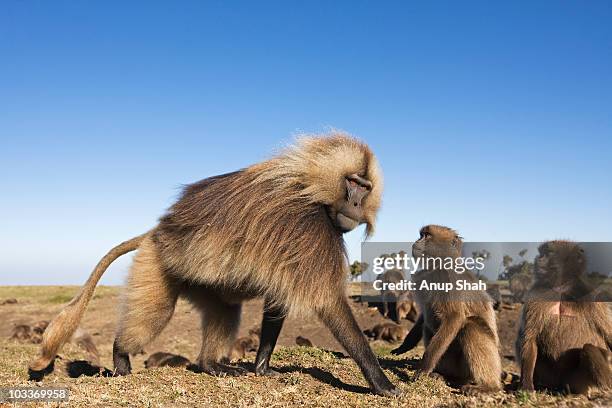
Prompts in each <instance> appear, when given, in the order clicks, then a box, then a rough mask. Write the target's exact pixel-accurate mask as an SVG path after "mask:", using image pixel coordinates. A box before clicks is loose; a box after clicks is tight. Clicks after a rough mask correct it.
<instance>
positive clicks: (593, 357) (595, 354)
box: [568, 344, 612, 394]
mask: <svg viewBox="0 0 612 408" xmlns="http://www.w3.org/2000/svg"><path fill="white" fill-rule="evenodd" d="M611 362H612V352H610V350H606V349H603V348H601V347H597V346H594V345H592V344H585V345H584V347H583V348H582V350H580V363H579V366H578V368H577V369H576V370H574V371H573V372H572V373H571V374H570V375H569V381H568V383H569V384H568V385H569V388H570V390H571V391H572V392H573V393H576V394H588V392H589V390H590V388H591V387H595V388H600V389H603V390H609V389H610V388H612V370H611V369H610V365H611Z"/></svg>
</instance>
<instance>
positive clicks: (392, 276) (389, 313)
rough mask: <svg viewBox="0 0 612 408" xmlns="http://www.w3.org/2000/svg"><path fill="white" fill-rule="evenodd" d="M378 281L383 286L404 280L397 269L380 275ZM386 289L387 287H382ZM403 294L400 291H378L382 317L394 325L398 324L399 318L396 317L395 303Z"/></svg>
mask: <svg viewBox="0 0 612 408" xmlns="http://www.w3.org/2000/svg"><path fill="white" fill-rule="evenodd" d="M380 280H381V281H382V282H383V284H388V283H399V282H401V281H402V280H404V275H402V273H401V272H400V271H399V270H397V269H390V270H388V271H386V272H385V273H383V274H382V276H381V278H380ZM383 287H384V288H386V287H387V286H386V285H385V286H383ZM402 293H404V292H403V291H400V290H388V289H383V290H381V291H380V295H381V297H382V306H383V316H385V317H386V318H389V319H391V320H393V321H395V322H396V323H399V322H400V318H399V317H398V316H397V302H398V299H399V297H400V296H401V295H402Z"/></svg>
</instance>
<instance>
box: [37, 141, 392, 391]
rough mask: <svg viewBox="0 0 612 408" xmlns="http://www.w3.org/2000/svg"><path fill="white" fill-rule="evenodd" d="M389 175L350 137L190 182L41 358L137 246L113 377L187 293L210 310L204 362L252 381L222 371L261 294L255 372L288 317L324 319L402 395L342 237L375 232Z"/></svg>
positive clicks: (56, 330)
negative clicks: (357, 312) (372, 344)
mask: <svg viewBox="0 0 612 408" xmlns="http://www.w3.org/2000/svg"><path fill="white" fill-rule="evenodd" d="M381 193H382V175H381V172H380V170H379V167H378V165H377V161H376V158H375V156H374V154H373V153H372V152H371V150H370V149H369V148H368V146H367V145H365V144H363V143H361V142H359V141H357V140H355V139H353V138H351V137H350V136H348V135H345V134H340V133H334V134H332V135H327V136H326V137H319V138H316V137H314V138H313V137H311V138H303V139H301V140H300V141H299V142H298V143H297V144H296V145H295V146H294V147H291V148H288V149H287V150H285V151H284V152H282V153H280V154H279V155H278V156H276V157H274V158H272V159H270V160H267V161H264V162H261V163H259V164H255V165H252V166H250V167H247V168H245V169H243V170H239V171H236V172H234V173H229V174H224V175H220V176H216V177H211V178H208V179H205V180H202V181H199V182H197V183H195V184H191V185H189V186H187V187H186V188H185V190H184V192H183V195H182V197H181V198H180V199H179V200H178V202H176V203H175V204H174V205H173V206H172V207H171V208H170V210H169V211H168V213H167V214H166V215H164V216H163V217H162V218H161V219H160V221H159V224H158V225H157V226H156V227H155V228H153V229H152V230H151V231H149V232H147V233H145V234H143V235H141V236H139V237H136V238H133V239H131V240H129V241H126V242H124V243H122V244H120V245H119V246H117V247H115V248H113V249H112V250H111V251H110V252H109V253H108V254H107V255H106V256H104V257H103V258H102V260H101V261H100V263H99V264H98V265H97V266H96V268H95V269H94V271H93V273H92V275H91V276H90V277H89V280H88V281H87V283H86V284H85V286H84V287H83V289H82V291H81V293H80V294H78V295H77V297H76V298H74V299H73V300H72V301H71V302H70V303H69V305H68V306H67V307H66V308H65V309H64V310H63V311H62V312H61V313H60V315H59V316H57V317H56V318H55V319H54V321H53V322H52V323H51V325H50V326H49V328H48V329H47V331H46V332H45V337H44V339H43V345H42V353H41V356H40V358H38V359H37V360H36V361H34V362H33V363H32V364H31V365H30V368H31V370H32V371H34V372H36V371H38V370H43V369H45V368H47V367H48V366H49V365H50V364H51V362H52V361H53V359H54V357H55V355H56V352H57V350H58V348H59V347H60V346H61V345H62V344H63V343H64V342H65V341H66V340H67V339H68V338H69V337H70V334H71V333H72V332H73V331H74V330H75V329H76V327H77V325H78V323H79V320H80V319H81V316H82V314H83V311H84V310H85V307H86V305H87V303H88V302H89V300H90V298H91V296H92V294H93V292H94V288H95V285H96V283H97V282H98V280H99V279H100V277H101V275H102V273H103V272H104V270H105V269H106V268H107V267H108V265H109V264H110V263H111V262H112V261H114V260H115V259H116V258H117V257H119V256H120V255H123V254H125V253H127V252H130V251H133V250H136V249H138V253H137V254H136V256H135V258H134V262H133V265H132V267H131V270H130V273H129V277H128V281H127V289H126V290H125V302H124V306H123V312H122V316H121V319H120V323H119V328H118V332H117V337H116V340H115V344H114V355H113V359H114V363H115V372H116V373H117V374H119V375H121V374H128V373H129V372H130V362H129V354H130V353H134V352H136V351H138V350H140V349H141V348H142V347H143V346H144V345H145V344H147V343H149V342H150V341H151V340H152V339H153V338H154V337H156V336H157V334H158V333H159V332H160V331H161V330H162V329H163V328H164V327H165V326H166V324H167V322H168V320H169V319H170V317H171V316H172V313H173V311H174V306H175V303H176V300H177V297H178V296H179V295H181V296H184V297H186V298H187V299H189V300H190V301H191V302H192V303H193V304H194V305H195V306H196V307H198V308H199V309H200V310H201V311H202V338H203V341H202V349H201V352H200V355H199V357H198V364H199V365H200V366H201V369H202V370H203V371H204V372H207V373H210V374H221V373H226V374H233V375H237V374H243V373H244V369H241V368H239V367H232V366H229V365H225V364H222V363H221V362H220V359H221V358H223V357H224V356H226V355H227V351H228V348H229V346H230V345H231V344H232V342H233V340H234V339H235V336H236V330H237V328H238V325H239V321H240V310H241V302H242V301H243V300H245V299H250V298H253V297H263V298H264V299H265V303H266V307H265V311H264V317H263V322H262V333H261V339H260V346H259V351H258V353H257V357H256V363H255V370H256V373H258V374H266V373H270V372H271V371H270V368H269V360H270V355H271V353H272V350H273V348H274V345H275V343H276V340H277V337H278V334H279V331H280V329H281V327H282V324H283V319H284V316H285V315H286V313H287V312H289V311H291V312H292V313H299V312H304V311H314V312H315V313H316V314H317V315H318V316H319V318H320V319H321V320H322V321H323V322H324V323H325V324H326V325H327V327H328V328H329V329H330V330H331V332H332V333H333V335H334V336H335V337H336V338H337V339H338V341H339V342H340V344H341V345H342V346H343V347H344V348H345V349H346V350H347V352H348V353H349V354H350V355H351V356H352V357H353V358H354V360H355V361H356V362H357V364H358V365H359V367H360V368H361V370H362V372H363V374H364V376H365V378H366V379H367V381H368V382H369V384H370V385H371V387H372V390H373V391H374V392H376V393H379V394H384V395H391V394H396V393H397V389H396V388H395V387H394V386H393V384H391V382H389V380H388V379H387V377H386V376H385V374H384V373H383V371H382V370H381V368H380V365H379V363H378V360H377V359H376V357H375V356H374V354H373V353H372V350H371V349H370V348H369V346H368V343H367V341H366V339H365V338H364V337H363V335H362V334H361V331H360V329H359V326H358V325H357V322H356V321H355V318H354V316H353V314H352V312H351V309H350V306H349V304H348V301H347V299H346V297H345V281H346V276H347V273H348V272H347V271H348V265H347V260H346V253H345V247H344V240H343V238H342V234H343V233H345V232H347V231H351V230H353V229H354V228H356V227H357V226H358V225H359V224H362V223H363V224H366V235H370V234H371V233H372V232H373V229H374V223H375V217H376V213H377V211H378V207H379V205H380V200H381Z"/></svg>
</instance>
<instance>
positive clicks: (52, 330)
mask: <svg viewBox="0 0 612 408" xmlns="http://www.w3.org/2000/svg"><path fill="white" fill-rule="evenodd" d="M145 235H146V234H145ZM145 235H141V236H138V237H136V238H132V239H130V240H128V241H125V242H122V243H121V244H119V245H117V246H116V247H114V248H113V249H111V250H110V251H109V252H108V253H107V254H106V255H105V256H104V257H103V258H102V259H101V260H100V262H98V264H97V265H96V267H95V268H94V270H93V272H92V273H91V275H90V276H89V279H87V282H85V285H83V288H82V289H81V292H79V294H78V295H77V296H76V297H75V298H74V299H72V300H71V301H70V303H68V305H66V307H64V309H63V310H62V311H61V312H60V314H59V315H57V316H56V317H55V318H54V319H53V320H52V321H51V323H50V324H49V327H47V329H46V330H45V333H44V335H43V339H42V347H41V351H40V357H39V358H37V359H36V360H35V361H33V362H32V363H31V364H30V370H31V371H43V370H45V369H47V368H48V367H49V366H50V365H51V364H52V363H53V360H54V359H55V356H56V354H57V351H58V350H59V348H60V347H61V346H62V345H64V343H66V342H67V341H68V340H69V339H70V338H71V337H72V335H73V334H74V332H75V331H76V329H77V327H78V325H79V322H80V321H81V318H82V317H83V313H84V312H85V308H86V307H87V304H88V303H89V301H90V300H91V297H92V296H93V294H94V290H95V288H96V285H97V284H98V281H99V280H100V278H101V277H102V275H103V274H104V272H105V271H106V269H107V268H108V266H109V265H110V264H111V263H112V262H113V261H114V260H115V259H117V258H119V257H120V256H121V255H123V254H126V253H128V252H130V251H133V250H135V249H136V248H138V245H139V244H140V242H141V241H142V240H143V238H144V236H145Z"/></svg>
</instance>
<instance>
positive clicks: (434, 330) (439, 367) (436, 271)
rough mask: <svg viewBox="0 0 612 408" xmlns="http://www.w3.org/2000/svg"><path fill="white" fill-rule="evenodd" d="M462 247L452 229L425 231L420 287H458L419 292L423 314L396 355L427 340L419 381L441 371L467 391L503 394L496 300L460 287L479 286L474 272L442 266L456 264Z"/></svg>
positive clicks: (418, 252)
mask: <svg viewBox="0 0 612 408" xmlns="http://www.w3.org/2000/svg"><path fill="white" fill-rule="evenodd" d="M462 245H463V241H462V240H461V238H460V237H459V236H458V235H457V233H456V232H455V231H454V230H452V229H450V228H448V227H442V226H438V225H428V226H426V227H423V228H422V229H421V231H420V238H419V240H418V241H417V242H415V243H414V245H413V247H412V255H413V257H415V258H419V257H423V258H424V260H425V261H426V262H425V265H426V267H428V268H426V269H423V270H420V271H418V272H417V273H416V274H415V275H414V277H413V281H414V282H415V285H416V288H417V289H418V288H421V285H422V283H423V282H426V283H427V284H428V285H431V284H434V283H435V284H446V283H450V284H451V286H452V289H451V290H449V291H444V290H425V289H423V290H417V291H415V292H414V295H415V298H416V301H417V303H418V305H419V310H420V312H421V314H420V315H419V318H418V319H417V322H416V323H415V325H414V326H413V327H412V329H411V330H410V333H408V336H406V339H404V342H403V344H402V345H401V346H400V347H398V348H397V349H395V350H393V351H392V353H393V354H401V353H405V352H406V351H408V350H411V349H412V348H414V347H415V346H416V345H417V343H418V342H419V341H420V340H421V338H422V337H423V338H424V341H425V353H424V354H423V359H422V360H421V364H420V367H419V369H418V370H417V375H416V377H417V378H418V377H419V376H422V375H430V374H431V373H432V372H433V371H434V370H435V372H437V373H438V374H441V375H442V376H444V378H445V379H446V380H448V381H449V382H452V383H453V384H455V385H459V386H461V389H462V391H463V392H464V393H469V394H471V393H477V392H491V391H497V390H500V389H501V375H502V370H501V358H500V356H499V340H498V335H497V324H496V321H495V312H494V311H493V306H492V300H491V298H490V297H489V296H488V295H487V294H486V292H484V291H476V290H470V291H464V290H459V289H458V287H457V282H458V281H466V282H470V283H475V282H476V278H475V277H474V276H473V275H472V274H471V273H470V272H468V271H465V272H463V273H461V274H459V273H457V272H455V270H454V269H452V268H451V269H449V268H445V267H444V266H443V265H444V264H445V263H446V262H436V260H444V261H445V260H447V259H450V260H456V259H457V258H459V257H460V256H461V249H462ZM430 260H431V261H433V262H430ZM436 264H437V265H436ZM430 265H431V266H430ZM468 292H469V293H468Z"/></svg>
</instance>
